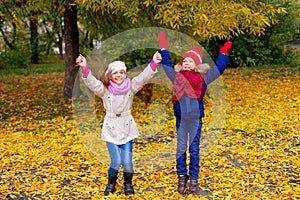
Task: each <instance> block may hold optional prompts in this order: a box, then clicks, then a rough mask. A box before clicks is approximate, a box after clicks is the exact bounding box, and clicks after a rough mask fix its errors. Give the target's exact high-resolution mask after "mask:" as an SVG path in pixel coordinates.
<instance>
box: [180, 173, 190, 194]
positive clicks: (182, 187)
mask: <svg viewBox="0 0 300 200" xmlns="http://www.w3.org/2000/svg"><path fill="white" fill-rule="evenodd" d="M188 179H189V176H188V175H186V174H185V175H178V192H179V193H183V191H184V190H185V187H186V183H187V181H188Z"/></svg>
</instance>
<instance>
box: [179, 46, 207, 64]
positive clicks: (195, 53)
mask: <svg viewBox="0 0 300 200" xmlns="http://www.w3.org/2000/svg"><path fill="white" fill-rule="evenodd" d="M186 57H190V58H192V59H193V60H194V61H195V64H196V66H197V65H200V64H201V63H202V57H203V52H202V50H201V49H200V48H199V47H197V46H193V47H192V48H191V49H190V50H189V51H187V52H185V53H184V54H183V56H182V58H181V61H180V64H181V65H182V62H183V60H184V59H185V58H186Z"/></svg>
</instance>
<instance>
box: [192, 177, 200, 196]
mask: <svg viewBox="0 0 300 200" xmlns="http://www.w3.org/2000/svg"><path fill="white" fill-rule="evenodd" d="M198 191H199V188H198V180H197V179H191V180H190V192H191V193H197V192H198Z"/></svg>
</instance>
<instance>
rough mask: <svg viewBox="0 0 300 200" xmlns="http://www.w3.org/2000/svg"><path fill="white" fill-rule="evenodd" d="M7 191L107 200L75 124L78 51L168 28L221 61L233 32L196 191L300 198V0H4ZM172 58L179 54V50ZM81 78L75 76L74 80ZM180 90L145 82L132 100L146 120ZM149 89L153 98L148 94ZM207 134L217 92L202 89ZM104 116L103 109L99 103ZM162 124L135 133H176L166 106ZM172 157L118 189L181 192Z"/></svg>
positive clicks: (2, 193) (145, 52)
mask: <svg viewBox="0 0 300 200" xmlns="http://www.w3.org/2000/svg"><path fill="white" fill-rule="evenodd" d="M0 23H1V26H0V31H1V40H0V45H1V52H0V58H1V62H0V92H1V93H0V94H1V96H0V105H1V107H0V109H1V113H0V117H1V125H0V157H1V168H0V183H1V184H0V198H1V199H99V198H102V195H103V191H104V188H105V185H106V183H107V174H106V173H107V167H108V166H107V165H104V164H103V163H101V162H100V161H99V159H97V158H96V157H95V156H93V155H92V154H91V153H90V152H89V151H88V150H87V148H85V146H84V144H83V141H82V138H81V137H80V134H79V131H78V129H77V128H76V127H75V125H74V116H73V112H72V109H73V108H72V99H73V98H78V97H79V96H80V95H82V94H80V93H78V94H73V92H72V91H73V89H74V88H73V87H79V85H76V81H75V80H76V77H77V73H78V68H77V67H74V61H75V58H76V57H77V56H78V54H79V52H80V53H82V54H84V55H89V53H91V52H92V51H93V50H94V49H95V48H97V47H98V46H99V45H101V41H105V40H106V39H108V38H110V37H112V36H114V35H116V34H118V33H122V32H123V31H126V30H130V29H134V28H142V27H163V28H167V29H171V30H176V31H179V32H181V33H184V34H186V35H188V36H190V37H192V38H193V39H194V40H196V41H198V42H199V44H201V45H202V46H203V47H204V48H205V49H206V50H207V51H208V52H209V54H210V55H211V57H212V58H213V59H214V58H216V56H217V54H218V51H219V48H220V47H221V46H222V44H223V43H224V42H225V41H227V40H231V41H233V48H232V50H231V52H230V54H229V57H230V62H229V64H228V69H226V71H225V73H224V75H223V76H222V78H223V81H224V87H225V89H226V102H227V107H226V123H225V125H224V128H223V129H222V130H221V131H220V134H219V139H218V142H217V143H216V144H215V146H214V148H213V149H211V152H209V153H208V154H207V155H206V156H205V157H202V158H201V172H200V179H199V186H200V188H201V191H202V192H201V194H200V195H199V196H197V197H195V196H193V195H187V196H185V197H186V198H191V199H192V198H198V199H297V198H299V196H300V189H299V187H300V186H299V184H300V182H299V165H300V162H299V131H300V122H299V116H300V113H299V110H300V109H299V104H300V95H299V85H300V83H299V82H300V78H299V76H300V69H299V62H300V61H299V50H298V49H299V48H297V46H299V2H298V1H296V0H287V1H275V0H274V1H265V0H263V1H257V0H251V1H222V0H220V1H191V0H190V1H189V0H187V1H151V0H145V1H135V0H133V1H113V2H111V1H106V0H103V1H101V0H93V1H72V0H67V1H53V0H47V1H39V0H36V1H32V0H28V1H19V0H14V1H12V0H4V1H1V8H0ZM156 50H157V49H139V50H135V51H133V52H129V53H127V54H126V55H123V56H121V57H120V59H122V60H124V61H125V62H126V63H127V65H128V66H129V68H130V66H132V67H133V66H137V65H141V64H144V63H147V62H149V58H151V57H152V55H153V52H155V51H156ZM173 58H174V62H176V61H178V59H179V57H178V56H176V55H174V56H173ZM74 83H75V84H74ZM171 95H172V93H171V92H170V91H168V90H164V88H162V87H160V86H157V85H149V86H147V87H146V88H145V90H144V91H142V92H141V93H140V94H139V95H138V96H137V98H135V102H134V105H135V106H134V108H133V115H134V117H135V118H136V119H138V120H137V123H138V125H139V127H140V129H141V130H143V131H146V132H147V131H148V134H149V132H151V131H152V129H151V127H150V126H149V122H151V120H150V119H149V105H150V107H151V104H154V103H156V102H160V103H165V104H167V102H168V100H169V98H170V97H171ZM149 96H151V98H149ZM206 103H207V106H206V110H207V116H206V117H205V119H204V129H203V131H204V132H207V133H209V132H212V131H214V130H209V129H208V128H207V127H208V123H209V121H210V113H209V110H210V107H211V101H210V98H209V95H207V97H206ZM95 105H96V107H97V114H98V116H99V119H100V120H99V121H101V117H102V116H103V112H104V110H103V109H101V102H99V101H98V102H95ZM166 109H167V113H166V115H167V116H166V118H165V119H167V120H166V122H165V127H164V129H162V130H160V131H159V132H155V133H151V134H153V136H154V137H153V138H143V137H141V138H140V139H138V140H137V142H136V143H135V146H134V149H135V151H136V152H147V151H148V152H149V153H152V152H153V151H155V150H156V149H157V148H161V147H163V145H165V144H167V143H168V142H170V141H171V140H174V138H175V137H174V123H175V122H174V117H173V116H172V110H171V108H168V107H167V105H166ZM174 165H175V163H173V164H171V165H169V166H166V167H165V168H162V169H152V170H151V169H149V170H148V171H144V172H141V173H138V174H136V176H135V177H134V180H133V183H134V187H135V190H136V194H135V195H133V196H130V197H125V196H124V195H123V192H122V181H121V180H119V181H118V186H117V189H118V190H117V192H116V194H114V195H113V196H112V198H119V199H129V198H131V199H166V198H169V199H180V198H184V197H182V196H181V195H179V194H178V193H177V192H176V188H177V186H176V184H177V181H176V179H177V177H176V170H175V169H174Z"/></svg>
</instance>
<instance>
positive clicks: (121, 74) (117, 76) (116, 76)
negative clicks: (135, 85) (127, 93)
mask: <svg viewBox="0 0 300 200" xmlns="http://www.w3.org/2000/svg"><path fill="white" fill-rule="evenodd" d="M110 79H111V80H112V81H113V82H114V83H116V84H118V85H121V84H122V83H123V82H124V80H125V79H126V72H125V70H117V71H115V72H114V73H112V74H111V78H110Z"/></svg>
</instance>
